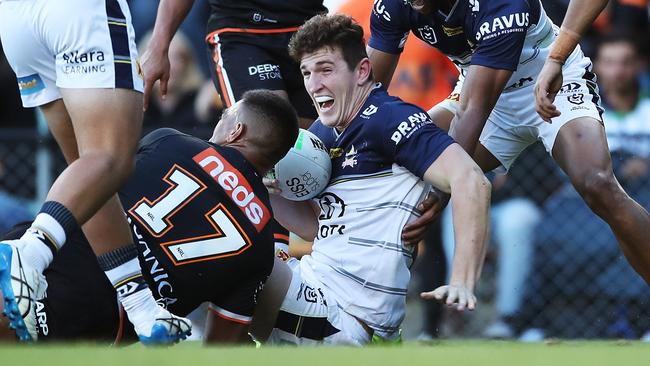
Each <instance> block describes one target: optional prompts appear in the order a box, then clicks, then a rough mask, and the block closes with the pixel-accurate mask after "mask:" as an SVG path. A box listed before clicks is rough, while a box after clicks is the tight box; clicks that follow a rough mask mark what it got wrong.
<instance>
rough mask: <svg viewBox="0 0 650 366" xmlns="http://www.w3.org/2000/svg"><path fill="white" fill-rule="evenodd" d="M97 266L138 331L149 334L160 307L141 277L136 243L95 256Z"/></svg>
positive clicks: (141, 333)
mask: <svg viewBox="0 0 650 366" xmlns="http://www.w3.org/2000/svg"><path fill="white" fill-rule="evenodd" d="M97 261H98V262H99V266H100V267H101V269H102V270H103V271H104V273H105V274H106V277H108V279H109V280H110V281H111V283H112V284H113V287H114V288H115V291H116V292H117V298H118V300H119V301H120V303H121V304H122V306H123V307H124V310H125V311H126V314H127V315H128V317H129V320H130V321H131V323H132V324H133V326H134V327H135V331H136V333H138V334H139V335H145V336H149V335H150V333H151V327H152V326H153V323H154V322H155V321H156V316H157V315H158V313H159V312H160V310H161V308H160V307H159V306H158V304H157V303H156V300H154V298H153V294H152V293H151V290H150V289H149V286H148V285H147V283H146V282H145V280H144V278H143V277H142V270H141V269H140V263H139V262H138V250H137V249H136V246H135V244H129V245H127V246H124V247H121V248H118V249H115V250H113V251H112V252H109V253H106V254H102V255H100V256H98V257H97Z"/></svg>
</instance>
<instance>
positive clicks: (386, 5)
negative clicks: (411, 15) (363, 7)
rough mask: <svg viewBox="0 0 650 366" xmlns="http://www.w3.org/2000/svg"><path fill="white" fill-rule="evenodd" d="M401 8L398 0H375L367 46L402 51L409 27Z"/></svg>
mask: <svg viewBox="0 0 650 366" xmlns="http://www.w3.org/2000/svg"><path fill="white" fill-rule="evenodd" d="M401 10H402V9H401V8H400V0H383V1H375V3H374V5H373V7H372V13H371V14H370V39H369V40H368V46H370V47H372V48H374V49H376V50H379V51H382V52H386V53H391V54H398V53H402V51H403V50H404V44H405V43H406V38H407V37H408V35H409V32H410V29H409V26H408V22H405V21H404V19H403V15H402V14H403V12H402V11H401Z"/></svg>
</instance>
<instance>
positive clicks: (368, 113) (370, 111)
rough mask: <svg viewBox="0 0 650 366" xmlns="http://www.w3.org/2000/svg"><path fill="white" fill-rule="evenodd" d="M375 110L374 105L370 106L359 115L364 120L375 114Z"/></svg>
mask: <svg viewBox="0 0 650 366" xmlns="http://www.w3.org/2000/svg"><path fill="white" fill-rule="evenodd" d="M378 109H379V108H377V107H376V106H375V105H374V104H371V105H369V106H368V108H366V109H364V110H363V112H362V113H361V117H365V118H366V119H367V118H368V117H370V116H372V115H373V114H375V113H377V110H378Z"/></svg>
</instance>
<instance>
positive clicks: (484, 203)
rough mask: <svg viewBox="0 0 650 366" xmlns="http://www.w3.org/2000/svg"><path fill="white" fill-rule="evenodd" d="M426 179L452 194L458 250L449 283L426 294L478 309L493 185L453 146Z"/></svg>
mask: <svg viewBox="0 0 650 366" xmlns="http://www.w3.org/2000/svg"><path fill="white" fill-rule="evenodd" d="M424 180H425V181H426V182H427V183H430V184H431V185H433V186H434V187H436V188H438V189H440V190H441V191H443V192H447V193H451V197H452V199H451V202H452V212H453V216H452V218H453V224H454V239H455V242H456V247H455V251H454V256H453V261H452V267H451V276H450V279H449V284H448V285H446V286H442V287H439V288H437V289H435V290H434V291H431V292H425V293H422V294H421V296H422V297H423V298H424V299H432V298H435V299H436V300H439V301H445V303H446V304H448V305H452V304H456V307H457V309H458V310H464V309H469V310H473V309H474V308H475V306H476V297H475V296H474V286H475V284H476V282H477V281H478V278H479V276H480V273H481V269H482V267H483V260H484V258H485V251H486V247H487V239H488V223H489V218H488V217H489V214H488V207H489V204H490V191H491V187H490V182H489V181H488V180H487V178H485V175H483V172H482V171H481V169H480V168H479V167H478V165H476V163H475V162H474V161H473V160H472V158H471V157H470V156H469V155H468V154H467V153H466V152H465V151H464V150H463V149H462V148H461V147H460V146H459V145H458V144H452V145H449V146H448V147H447V148H446V149H445V150H444V151H443V152H442V153H441V154H440V156H439V157H438V158H437V159H436V160H435V161H434V162H433V163H432V164H431V166H430V167H429V168H428V169H427V170H426V172H425V173H424Z"/></svg>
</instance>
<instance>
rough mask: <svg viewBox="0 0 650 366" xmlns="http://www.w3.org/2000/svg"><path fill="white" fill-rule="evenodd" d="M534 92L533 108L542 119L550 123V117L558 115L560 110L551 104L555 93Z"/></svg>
mask: <svg viewBox="0 0 650 366" xmlns="http://www.w3.org/2000/svg"><path fill="white" fill-rule="evenodd" d="M535 94H536V95H535V109H536V110H537V113H538V114H539V115H540V117H542V119H543V120H544V121H546V122H548V123H551V118H555V117H559V116H560V111H558V110H557V108H556V107H555V105H554V104H553V101H554V100H555V95H556V94H555V93H548V92H546V91H539V92H538V91H535Z"/></svg>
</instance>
